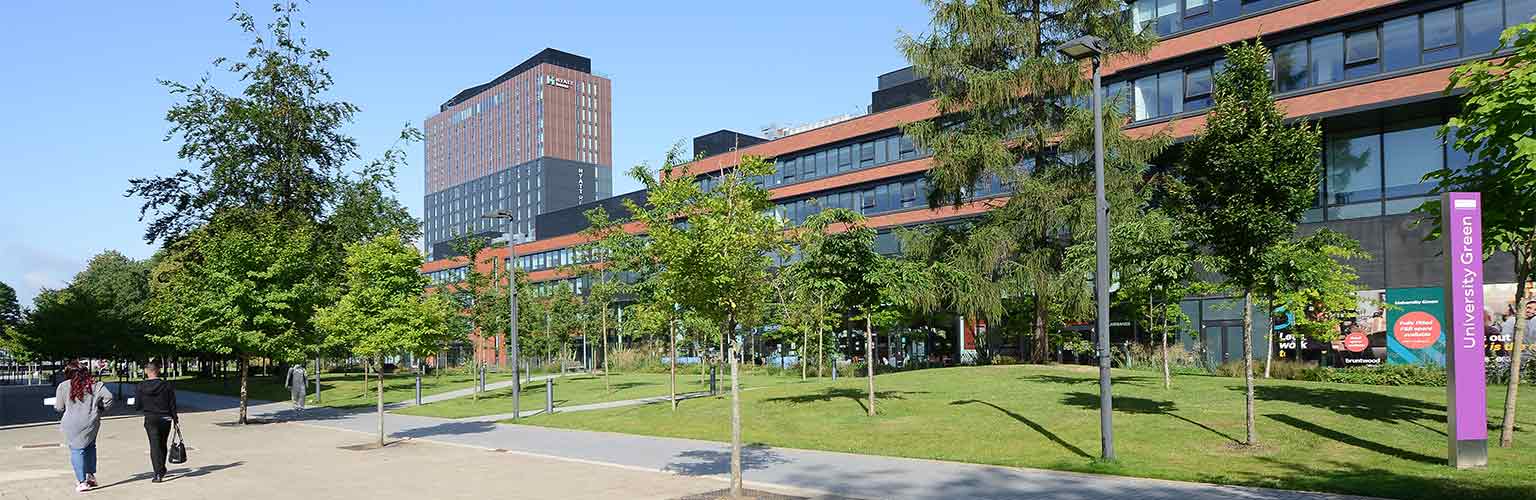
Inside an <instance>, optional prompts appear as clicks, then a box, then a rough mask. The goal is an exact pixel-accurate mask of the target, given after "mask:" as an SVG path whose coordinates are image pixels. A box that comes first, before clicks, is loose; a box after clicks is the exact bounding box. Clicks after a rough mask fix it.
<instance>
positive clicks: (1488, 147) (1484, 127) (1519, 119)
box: [1422, 23, 1536, 448]
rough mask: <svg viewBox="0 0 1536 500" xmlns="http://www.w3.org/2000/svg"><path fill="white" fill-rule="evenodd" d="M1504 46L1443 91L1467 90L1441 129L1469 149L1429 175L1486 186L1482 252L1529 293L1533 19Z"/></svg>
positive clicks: (1533, 220) (1518, 332)
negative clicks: (1503, 261)
mask: <svg viewBox="0 0 1536 500" xmlns="http://www.w3.org/2000/svg"><path fill="white" fill-rule="evenodd" d="M1499 40H1500V45H1499V50H1505V49H1510V50H1512V51H1513V53H1511V54H1509V56H1507V57H1503V58H1498V59H1488V60H1482V61H1475V62H1471V63H1468V64H1466V65H1463V66H1462V67H1459V68H1456V71H1455V72H1453V73H1451V84H1450V86H1449V87H1447V88H1446V93H1447V94H1449V93H1451V92H1454V91H1460V92H1464V93H1465V97H1464V98H1463V99H1464V100H1463V102H1462V105H1461V111H1460V112H1459V113H1458V114H1457V115H1456V117H1454V118H1451V122H1450V123H1449V124H1447V125H1446V126H1445V127H1444V128H1442V129H1441V130H1440V136H1441V137H1442V138H1446V139H1449V140H1452V141H1453V144H1454V145H1455V147H1456V149H1458V150H1460V151H1462V152H1464V153H1466V154H1467V155H1468V156H1470V157H1471V158H1472V159H1471V163H1470V164H1469V165H1466V166H1465V167H1462V168H1457V167H1458V166H1447V168H1444V169H1441V170H1438V171H1435V172H1430V173H1429V174H1428V175H1426V176H1425V179H1434V180H1437V181H1439V185H1438V186H1437V187H1436V188H1435V191H1434V192H1436V193H1442V192H1449V191H1473V192H1480V193H1483V197H1482V202H1483V207H1482V208H1483V242H1484V246H1483V248H1484V258H1487V257H1491V256H1492V255H1493V254H1494V253H1496V252H1505V253H1508V254H1510V256H1511V257H1513V258H1514V261H1515V297H1516V300H1528V297H1527V294H1529V293H1530V290H1529V288H1528V287H1527V283H1528V282H1529V281H1531V280H1532V279H1536V176H1533V175H1532V174H1531V172H1533V171H1536V114H1533V113H1531V107H1532V103H1533V102H1536V23H1527V24H1522V25H1519V26H1512V27H1510V28H1508V29H1506V30H1504V33H1503V35H1501V36H1500V38H1499ZM1442 209H1443V207H1441V206H1440V201H1439V200H1438V199H1434V200H1431V201H1429V202H1428V203H1426V204H1425V206H1424V207H1422V210H1423V211H1425V212H1426V213H1428V214H1430V215H1431V216H1432V217H1433V218H1432V221H1433V223H1434V224H1435V228H1434V231H1433V233H1432V234H1431V237H1441V230H1442V229H1443V228H1441V227H1440V213H1441V210H1442ZM1529 323H1530V322H1529V321H1528V320H1527V319H1526V317H1525V314H1515V325H1514V332H1513V336H1514V338H1512V339H1510V341H1511V347H1512V349H1511V351H1510V361H1511V362H1510V365H1509V386H1507V387H1506V388H1505V395H1504V417H1503V418H1504V420H1503V422H1504V423H1503V425H1502V427H1501V428H1500V431H1499V446H1501V447H1504V448H1508V447H1511V446H1514V441H1515V409H1516V408H1517V407H1518V405H1517V404H1516V403H1517V402H1518V399H1519V395H1520V382H1521V380H1520V379H1521V374H1520V371H1521V370H1520V369H1521V366H1520V365H1521V363H1520V360H1521V359H1522V358H1523V357H1525V356H1530V355H1533V354H1528V353H1526V352H1525V351H1526V348H1527V347H1528V346H1526V345H1525V337H1526V333H1525V332H1526V330H1527V329H1529V328H1530V324H1529Z"/></svg>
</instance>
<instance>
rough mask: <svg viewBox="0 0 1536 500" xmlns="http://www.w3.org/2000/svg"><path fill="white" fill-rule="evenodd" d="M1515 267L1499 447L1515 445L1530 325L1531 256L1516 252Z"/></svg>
mask: <svg viewBox="0 0 1536 500" xmlns="http://www.w3.org/2000/svg"><path fill="white" fill-rule="evenodd" d="M1515 258H1516V259H1517V262H1516V266H1515V269H1516V270H1517V272H1516V273H1515V282H1516V283H1515V330H1514V332H1512V333H1511V335H1513V336H1514V338H1513V339H1510V341H1511V342H1512V344H1511V345H1513V346H1514V352H1511V353H1510V354H1509V387H1507V388H1505V389H1504V425H1503V426H1502V428H1501V429H1499V447H1500V448H1509V447H1512V446H1514V445H1515V403H1516V401H1517V398H1519V396H1520V361H1521V359H1520V357H1521V355H1522V354H1524V350H1525V341H1524V340H1525V329H1526V328H1530V327H1531V325H1530V323H1529V322H1527V321H1526V320H1525V304H1522V303H1521V301H1523V300H1525V292H1526V290H1525V280H1526V279H1527V277H1528V276H1530V275H1531V256H1529V255H1526V256H1523V258H1522V256H1521V255H1520V254H1516V255H1515Z"/></svg>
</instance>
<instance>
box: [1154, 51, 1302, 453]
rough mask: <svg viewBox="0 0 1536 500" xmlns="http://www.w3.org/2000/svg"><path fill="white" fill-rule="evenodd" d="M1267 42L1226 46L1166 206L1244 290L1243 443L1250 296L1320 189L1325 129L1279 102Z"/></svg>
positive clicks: (1254, 438)
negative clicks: (1296, 117) (1291, 117)
mask: <svg viewBox="0 0 1536 500" xmlns="http://www.w3.org/2000/svg"><path fill="white" fill-rule="evenodd" d="M1268 64H1269V49H1267V48H1265V47H1264V46H1263V45H1262V44H1261V43H1259V42H1257V41H1250V42H1244V43H1241V44H1238V45H1236V46H1233V47H1228V48H1227V68H1226V70H1224V71H1222V72H1221V73H1220V74H1218V75H1216V88H1215V96H1214V97H1215V104H1214V106H1213V107H1212V108H1211V112H1210V113H1209V114H1208V115H1207V117H1206V128H1205V131H1203V132H1202V133H1200V134H1199V135H1197V136H1196V137H1195V138H1194V139H1193V140H1192V141H1190V142H1189V144H1188V145H1187V146H1186V147H1185V150H1184V157H1183V158H1182V159H1181V160H1180V161H1179V162H1178V163H1177V165H1175V166H1174V177H1175V178H1176V179H1177V180H1178V181H1179V182H1177V183H1175V184H1173V185H1172V187H1171V188H1170V192H1169V204H1168V208H1169V211H1170V213H1172V214H1173V215H1174V219H1175V220H1176V221H1177V222H1178V224H1179V225H1180V226H1181V227H1184V228H1187V229H1188V231H1189V234H1190V235H1191V237H1192V238H1193V241H1194V242H1195V243H1197V244H1199V245H1200V246H1201V247H1203V248H1205V249H1207V251H1208V253H1209V255H1210V257H1211V260H1212V263H1213V264H1215V266H1214V268H1215V270H1217V271H1219V272H1221V273H1222V274H1223V275H1224V276H1225V277H1226V280H1227V283H1228V284H1229V285H1230V286H1231V287H1232V288H1233V289H1236V290H1238V291H1240V292H1241V293H1242V295H1243V306H1242V307H1243V365H1244V368H1243V373H1244V375H1243V380H1244V386H1245V391H1244V393H1245V399H1246V410H1247V411H1246V413H1247V419H1246V424H1247V425H1246V427H1247V436H1246V441H1245V442H1246V443H1247V444H1248V445H1250V446H1252V445H1256V444H1258V439H1259V438H1258V433H1257V431H1256V430H1255V429H1254V419H1253V411H1254V410H1253V352H1252V351H1253V349H1252V345H1253V338H1252V337H1253V296H1254V292H1255V291H1257V290H1260V289H1262V287H1263V285H1264V283H1265V274H1266V271H1265V267H1264V263H1265V262H1264V256H1265V254H1267V253H1268V252H1269V251H1271V250H1272V249H1273V248H1275V247H1276V246H1278V245H1282V244H1284V242H1285V241H1286V240H1288V239H1290V238H1291V237H1292V236H1294V235H1295V234H1296V228H1297V223H1298V222H1299V221H1300V220H1301V217H1302V214H1303V213H1304V212H1305V211H1306V210H1307V209H1308V208H1310V207H1311V206H1312V202H1313V200H1314V199H1315V198H1316V196H1317V185H1318V182H1319V175H1320V173H1319V171H1320V168H1319V161H1320V158H1321V146H1320V145H1319V144H1320V135H1321V134H1320V132H1319V129H1318V127H1317V126H1316V125H1315V124H1308V123H1299V124H1294V125H1292V124H1286V123H1285V113H1284V112H1282V111H1281V110H1280V108H1279V107H1278V106H1277V105H1276V104H1275V99H1274V96H1273V95H1272V90H1271V89H1272V83H1271V81H1270V75H1269V70H1268Z"/></svg>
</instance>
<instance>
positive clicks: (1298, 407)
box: [522, 366, 1536, 500]
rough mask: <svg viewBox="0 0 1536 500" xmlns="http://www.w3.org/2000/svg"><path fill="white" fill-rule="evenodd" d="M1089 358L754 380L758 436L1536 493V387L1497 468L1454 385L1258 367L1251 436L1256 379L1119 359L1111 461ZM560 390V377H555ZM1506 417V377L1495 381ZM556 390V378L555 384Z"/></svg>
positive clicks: (1322, 487) (752, 410)
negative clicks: (1459, 464) (1467, 466)
mask: <svg viewBox="0 0 1536 500" xmlns="http://www.w3.org/2000/svg"><path fill="white" fill-rule="evenodd" d="M1083 368H1084V367H1044V366H988V367H967V368H945V369H934V370H923V371H913V372H904V373H896V374H890V375H881V376H880V377H878V379H877V381H876V382H877V387H876V390H877V395H878V396H879V403H878V408H879V410H880V416H878V417H873V418H871V417H868V416H865V410H864V404H865V403H864V398H865V391H864V384H865V381H864V380H863V379H859V378H853V379H844V380H840V381H838V382H837V383H835V384H833V383H831V382H829V381H815V382H809V383H804V384H792V385H780V386H773V387H766V388H763V389H760V390H754V391H748V392H745V393H743V398H744V401H743V404H742V411H743V413H744V419H743V422H742V426H743V431H742V432H743V434H744V436H745V439H746V440H747V441H748V442H750V443H763V444H767V445H771V446H783V447H792V448H809V449H821V450H832V451H844V452H854V453H868V454H877V455H891V456H905V457H917V458H931V459H940V460H955V461H964V462H976V463H986V464H997V465H1008V466H1022V467H1037V468H1047V469H1059V470H1071V471H1083V472H1098V473H1109V474H1121V475H1129V476H1142V477H1153V478H1164V479H1175V480H1187V481H1202V482H1213V483H1226V484H1241V485H1252V486H1267V487H1276V488H1287V489H1300V490H1313V491H1330V492H1339V493H1351V494H1360V495H1371V496H1380V497H1391V498H1404V499H1441V498H1459V499H1510V500H1513V499H1531V498H1536V402H1533V401H1532V399H1533V397H1527V398H1525V399H1524V400H1523V401H1522V404H1521V408H1520V411H1521V412H1522V413H1521V415H1522V418H1521V420H1520V421H1519V423H1520V425H1521V427H1522V429H1521V430H1520V431H1519V432H1518V434H1517V435H1516V445H1517V447H1516V448H1514V449H1512V450H1511V449H1503V448H1498V447H1497V446H1496V444H1497V437H1498V432H1497V430H1496V429H1491V430H1490V433H1489V434H1490V437H1492V438H1493V439H1494V441H1493V443H1492V444H1491V445H1490V450H1489V454H1490V457H1489V460H1490V463H1492V464H1493V465H1492V466H1491V467H1489V468H1488V469H1487V470H1481V471H1458V470H1455V469H1451V468H1449V467H1447V466H1445V465H1444V464H1445V450H1446V438H1445V435H1444V431H1445V389H1444V388H1441V387H1376V386H1363V385H1346V384H1328V383H1313V382H1292V381H1277V380H1273V381H1263V380H1261V381H1259V384H1258V387H1257V388H1256V392H1257V398H1258V401H1257V403H1256V404H1257V413H1258V419H1257V424H1258V432H1259V436H1260V440H1261V442H1262V445H1261V446H1260V447H1258V448H1256V449H1248V448H1246V447H1242V446H1239V445H1238V442H1239V440H1241V439H1242V438H1243V398H1242V380H1240V379H1233V378H1223V377H1209V376H1179V377H1177V378H1175V379H1174V388H1173V389H1172V390H1164V389H1163V388H1162V382H1161V380H1160V378H1159V376H1158V375H1156V374H1153V373H1147V372H1135V371H1117V372H1116V373H1115V377H1116V385H1115V396H1116V397H1115V410H1116V411H1115V430H1116V434H1115V442H1116V451H1117V453H1118V454H1119V461H1118V462H1116V463H1112V464H1106V463H1101V462H1097V461H1096V460H1094V457H1096V456H1098V454H1099V420H1098V384H1097V382H1096V374H1095V372H1093V371H1092V370H1090V369H1083ZM557 391H558V389H557ZM1488 393H1489V401H1488V407H1489V415H1490V416H1491V417H1492V418H1493V419H1494V422H1493V423H1494V424H1497V419H1498V415H1499V414H1500V411H1501V410H1500V409H1501V408H1502V407H1503V404H1504V403H1503V395H1504V391H1503V389H1502V388H1490V390H1489V391H1488ZM557 394H558V392H557ZM729 418H730V400H729V398H728V397H715V398H702V399H697V400H692V401H688V402H686V403H685V404H683V405H682V406H681V407H680V409H679V410H678V412H677V413H675V414H674V413H672V412H671V411H670V410H669V409H668V407H667V405H650V406H640V407H629V408H619V409H613V410H602V411H591V412H578V413H567V414H555V415H551V416H545V415H539V416H535V417H533V418H529V419H524V420H523V422H522V423H525V424H534V425H544V426H550V427H563V428H575V429H591V430H604V431H616V432H625V433H631V434H647V435H658V436H673V437H684V438H695V439H706V440H714V441H725V440H728V439H729V427H728V425H729V424H728V422H729Z"/></svg>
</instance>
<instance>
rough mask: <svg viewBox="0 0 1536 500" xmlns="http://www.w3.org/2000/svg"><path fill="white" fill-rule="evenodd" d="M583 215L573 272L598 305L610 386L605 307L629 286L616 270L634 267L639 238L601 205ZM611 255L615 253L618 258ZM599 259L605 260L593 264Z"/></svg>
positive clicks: (605, 380) (605, 372) (607, 385)
mask: <svg viewBox="0 0 1536 500" xmlns="http://www.w3.org/2000/svg"><path fill="white" fill-rule="evenodd" d="M583 215H585V216H586V218H587V228H586V229H583V230H582V236H584V237H586V238H587V242H586V243H583V244H581V245H578V246H577V248H576V253H577V255H579V256H581V258H578V259H577V260H578V263H577V265H579V266H581V267H579V268H578V269H577V272H576V274H577V276H581V277H583V278H585V279H587V280H588V282H590V283H591V288H590V289H589V290H587V300H588V301H589V302H591V303H592V304H594V305H596V306H597V307H596V308H595V309H596V311H595V312H596V313H597V317H598V322H599V323H600V326H599V331H601V332H602V337H603V338H602V346H601V348H602V353H603V356H602V357H603V386H604V388H605V389H608V390H612V388H613V387H612V385H611V384H610V383H609V380H608V371H609V370H608V309H609V308H611V307H612V306H613V301H614V300H617V299H618V298H619V297H620V296H621V295H623V294H626V293H627V292H628V291H629V289H630V288H631V287H630V286H629V284H628V283H625V282H624V280H623V279H622V277H621V276H618V273H622V272H624V271H625V270H626V269H627V268H631V267H635V266H633V265H630V264H629V262H631V261H633V260H634V258H633V257H632V256H631V252H633V251H634V248H633V247H634V245H636V243H637V241H636V240H637V239H638V238H636V237H635V236H634V235H632V234H629V233H628V232H627V231H625V230H624V222H625V221H623V220H616V219H613V218H611V217H609V216H608V211H607V210H605V209H603V207H597V208H593V209H591V210H587V211H586V212H585V213H584V214H583ZM614 256H617V260H615V257H614ZM599 260H601V261H603V262H604V263H603V264H593V263H594V262H597V261H599Z"/></svg>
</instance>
